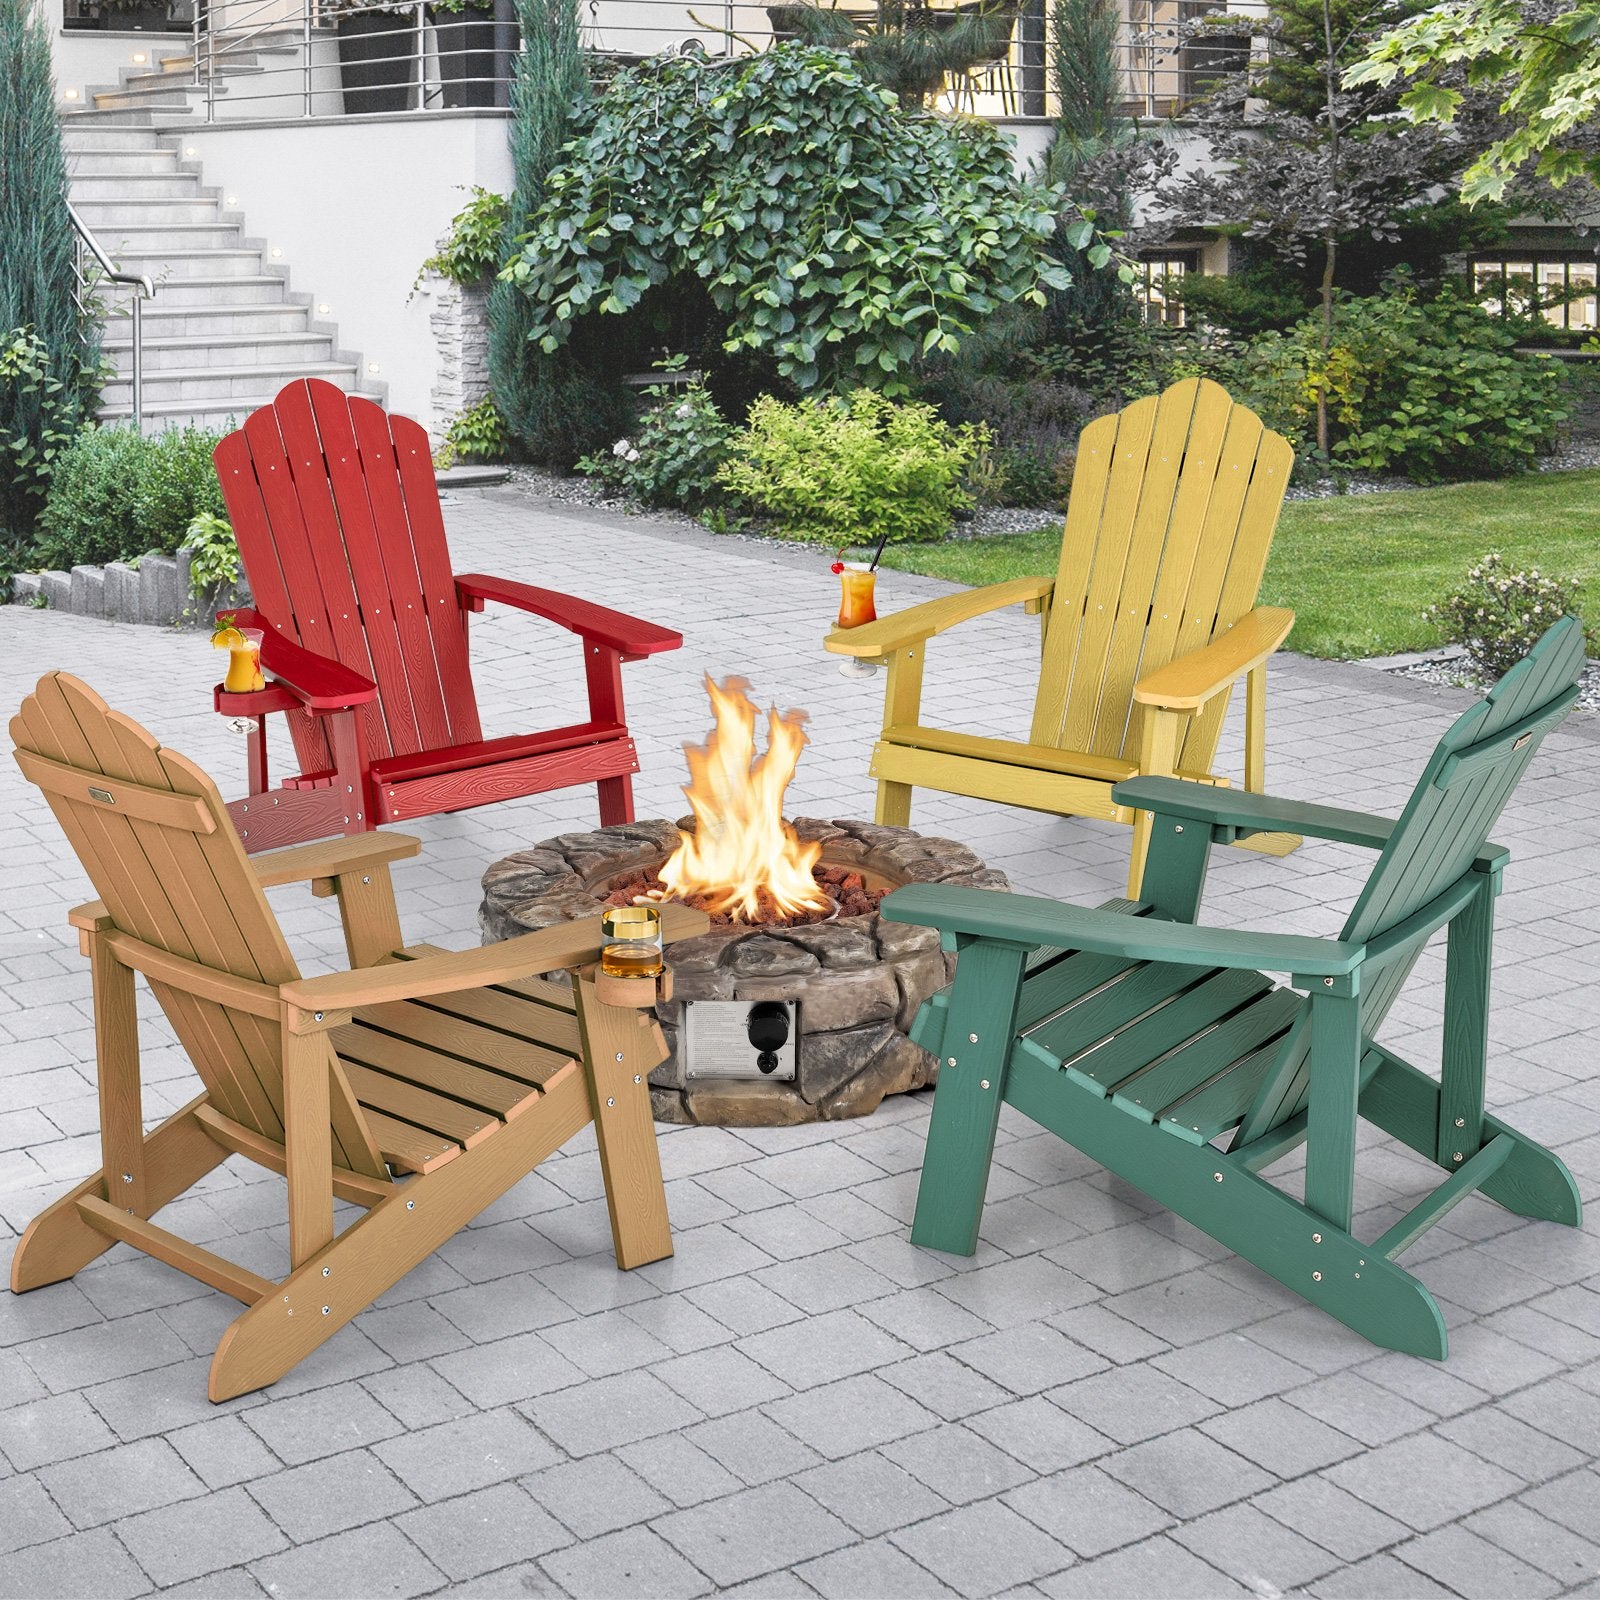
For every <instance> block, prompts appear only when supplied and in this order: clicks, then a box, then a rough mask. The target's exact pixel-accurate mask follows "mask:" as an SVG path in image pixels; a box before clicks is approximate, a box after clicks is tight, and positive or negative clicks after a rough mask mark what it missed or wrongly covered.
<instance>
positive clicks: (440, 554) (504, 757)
mask: <svg viewBox="0 0 1600 1600" xmlns="http://www.w3.org/2000/svg"><path fill="white" fill-rule="evenodd" d="M215 460H216V465H217V476H218V477H219V478H220V479H221V482H222V494H223V498H224V499H225V500H226V501H227V505H228V514H229V516H230V517H231V518H232V521H233V528H234V532H235V534H236V535H237V537H238V540H239V554H240V557H241V558H242V561H243V565H244V571H245V576H246V577H247V578H248V579H249V582H250V588H251V591H252V592H253V594H254V597H255V608H254V609H253V610H243V611H239V612H236V613H232V615H234V616H235V618H236V621H237V624H238V626H240V627H254V628H260V629H262V630H263V632H264V634H265V640H264V642H263V645H262V651H261V670H262V674H263V676H264V677H265V678H266V680H267V686H266V687H265V688H264V689H259V690H256V691H255V692H254V693H248V694H230V693H228V692H227V691H226V690H224V689H223V688H221V687H220V686H219V687H218V688H217V690H216V708H217V710H218V711H220V712H222V713H223V714H225V715H227V716H232V717H247V718H249V719H250V720H251V723H252V727H251V730H250V736H249V755H248V766H249V791H250V792H249V794H248V795H247V796H246V797H245V798H244V799H242V800H236V801H234V802H233V804H232V805H230V806H229V808H228V809H229V811H230V813H231V814H232V816H233V819H234V822H235V824H236V826H237V827H238V829H239V834H240V837H241V838H242V839H243V840H244V843H245V848H246V849H248V850H267V849H272V848H275V847H277V846H279V845H284V844H292V843H297V842H299V841H301V840H305V839H315V838H321V837H324V836H326V835H328V834H334V833H360V832H362V831H363V830H365V829H367V828H374V827H377V826H378V825H379V824H381V823H386V822H401V821H410V820H412V819H413V818H416V817H421V816H429V815H431V814H433V813H434V812H439V811H460V810H463V809H465V808H466V807H468V806H478V805H486V804H488V803H489V802H491V801H494V800H510V799H514V798H516V797H518V796H520V795H529V794H541V793H543V792H544V791H546V790H548V789H562V788H566V787H568V786H569V785H572V784H579V783H593V784H595V785H596V787H597V789H598V790H599V798H600V820H601V822H602V823H614V822H631V821H632V820H633V788H632V783H631V774H633V773H635V772H637V771H638V770H639V760H638V756H637V754H636V753H635V750H634V744H633V739H632V738H631V737H630V735H629V733H628V727H627V722H626V720H625V718H624V716H623V709H622V672H621V668H622V663H623V662H624V661H637V660H639V659H640V658H642V657H644V656H650V655H655V654H657V653H658V652H660V651H663V650H676V649H677V648H678V646H679V645H681V644H682V643H683V637H682V635H681V634H677V633H673V632H672V631H671V630H669V629H667V628H658V627H656V626H654V625H653V624H651V623H648V622H641V621H640V620H639V619H638V618H636V617H630V616H625V615H624V614H623V613H621V612H618V611H609V610H607V609H606V608H605V607H604V606H597V605H591V604H590V603H589V602H588V601H586V600H577V599H574V598H573V597H572V596H570V595H565V594H558V593H556V592H555V591H554V590H552V589H536V588H534V587H532V586H531V585H529V584H525V583H513V582H510V581H508V580H506V579H503V578H489V577H484V576H483V575H482V574H481V573H476V572H473V573H466V574H464V575H460V576H453V575H452V573H451V567H450V552H449V550H448V549H447V548H446V545H445V535H444V520H443V517H442V516H441V514H440V510H439V494H438V490H437V487H436V486H435V483H434V476H433V462H432V458H431V454H430V452H429V449H428V436H427V434H426V433H425V432H424V431H423V429H422V428H421V427H419V426H418V424H417V423H415V422H413V421H412V420H411V419H410V418H409V417H401V416H390V415H388V413H386V412H385V411H383V410H382V409H381V408H380V407H378V406H376V405H374V404H373V403H372V402H371V401H370V400H362V399H359V398H352V397H351V396H348V395H346V394H344V393H342V392H341V391H340V390H338V389H336V388H334V387H333V385H332V384H329V383H324V382H322V381H321V380H319V379H310V380H302V381H299V382H296V383H291V384H289V385H288V387H287V388H285V389H283V390H282V391H281V392H280V393H279V395H278V397H277V399H276V400H275V401H274V402H273V403H272V404H271V405H270V406H264V407H262V409H261V410H259V411H257V412H255V413H254V415H252V416H251V417H250V418H249V419H248V421H246V423H245V425H244V426H243V427H242V428H241V429H239V430H238V431H237V432H235V433H230V434H229V435H228V436H227V437H226V438H225V439H223V440H222V441H221V443H220V444H218V446H217V449H216V455H215ZM490 600H494V601H498V602H500V603H501V604H504V605H509V606H515V607H517V608H518V610H521V611H528V612H532V613H533V615H534V616H537V617H543V618H545V619H546V620H547V621H550V622H554V623H556V624H557V625H558V626H560V627H563V628H566V629H567V630H568V631H569V632H570V633H575V634H577V635H578V637H579V638H580V639H581V640H582V641H583V664H584V673H585V677H586V680H587V684H588V690H589V720H588V721H587V722H582V723H578V724H575V725H573V726H571V727H565V728H550V729H547V730H545V731H544V732H542V733H525V734H514V735H512V736H511V737H509V738H499V739H485V738H484V737H483V730H482V728H481V727H480V726H479V722H478V707H477V701H476V698H475V696H474V694H473V688H472V674H471V670H470V668H469V666H468V661H467V617H468V614H469V613H470V612H473V611H482V610H483V608H484V604H485V602H487V601H490ZM275 711H282V712H285V713H287V715H288V719H289V728H290V732H291V734H292V736H293V739H294V748H295V754H296V756H297V757H298V759H299V763H300V772H299V774H298V776H295V777H292V778H289V779H287V780H286V781H285V782H284V783H283V785H282V786H281V787H280V788H279V789H277V790H274V791H272V792H270V793H269V792H268V787H267V743H266V718H267V715H268V713H270V712H275Z"/></svg>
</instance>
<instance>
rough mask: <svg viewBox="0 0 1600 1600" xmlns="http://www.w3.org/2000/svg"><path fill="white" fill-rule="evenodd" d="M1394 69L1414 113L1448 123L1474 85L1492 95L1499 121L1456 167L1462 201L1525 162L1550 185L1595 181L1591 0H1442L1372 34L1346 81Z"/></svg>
mask: <svg viewBox="0 0 1600 1600" xmlns="http://www.w3.org/2000/svg"><path fill="white" fill-rule="evenodd" d="M1396 78H1400V79H1406V80H1409V81H1410V85H1411V86H1410V87H1409V88H1408V89H1407V90H1406V91H1405V92H1404V94H1402V95H1401V97H1400V104H1401V106H1402V108H1403V109H1404V110H1405V112H1406V114H1407V115H1408V116H1410V117H1411V118H1412V120H1413V121H1415V122H1433V123H1451V122H1455V121H1456V120H1457V119H1458V116H1459V114H1460V113H1461V111H1462V109H1463V107H1464V106H1465V105H1466V104H1467V102H1468V100H1469V98H1470V95H1471V92H1472V91H1473V90H1488V91H1490V92H1491V93H1493V94H1494V95H1495V96H1496V97H1497V100H1498V108H1499V112H1500V116H1501V118H1502V119H1503V126H1502V127H1501V128H1499V129H1498V130H1497V133H1496V137H1495V138H1494V139H1492V140H1491V141H1490V142H1489V143H1488V145H1487V146H1485V148H1483V149H1482V150H1481V151H1480V152H1479V153H1478V154H1477V156H1476V157H1475V159H1474V160H1473V161H1472V162H1471V163H1470V165H1468V166H1467V168H1466V170H1465V172H1464V173H1463V174H1462V176H1461V194H1462V198H1463V199H1465V200H1466V201H1467V202H1468V203H1469V204H1474V205H1476V204H1477V203H1479V202H1480V201H1483V200H1499V199H1500V198H1501V196H1502V195H1504V194H1505V192H1506V188H1507V186H1508V185H1509V184H1511V183H1512V181H1513V180H1514V179H1515V178H1517V177H1518V176H1519V175H1520V174H1522V173H1523V172H1525V171H1526V170H1528V169H1530V168H1531V170H1532V171H1533V172H1534V173H1535V175H1536V176H1537V177H1538V178H1540V179H1542V180H1543V181H1544V182H1546V183H1548V184H1550V185H1552V186H1553V187H1556V188H1560V187H1562V186H1563V185H1565V184H1567V183H1570V182H1571V181H1572V180H1573V179H1574V178H1586V179H1588V180H1589V182H1590V183H1592V184H1600V148H1597V141H1596V127H1597V125H1600V0H1580V3H1579V4H1576V5H1570V6H1562V5H1560V4H1559V0H1556V3H1554V4H1548V3H1541V0H1532V3H1529V0H1445V3H1444V4H1441V5H1437V6H1434V7H1432V8H1430V9H1429V10H1427V11H1425V12H1423V14H1422V15H1421V16H1417V17H1412V18H1411V19H1410V20H1409V21H1407V22H1404V23H1403V24H1402V25H1401V26H1400V27H1398V28H1395V29H1393V30H1392V31H1390V32H1389V33H1386V34H1384V35H1383V36H1382V37H1381V38H1380V39H1377V40H1376V41H1374V42H1373V43H1372V44H1371V45H1370V47H1369V49H1368V50H1367V51H1366V52H1365V59H1364V60H1362V61H1361V62H1359V63H1358V64H1357V65H1356V66H1354V67H1353V68H1352V69H1351V71H1350V72H1349V73H1348V74H1347V75H1346V82H1347V83H1349V84H1354V85H1362V84H1382V85H1388V84H1392V83H1393V82H1394V80H1395V79H1396Z"/></svg>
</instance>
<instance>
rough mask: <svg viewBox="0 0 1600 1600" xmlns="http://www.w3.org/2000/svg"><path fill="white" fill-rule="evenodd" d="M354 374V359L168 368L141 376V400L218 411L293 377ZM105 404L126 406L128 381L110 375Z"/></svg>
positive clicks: (343, 378) (339, 379) (345, 378)
mask: <svg viewBox="0 0 1600 1600" xmlns="http://www.w3.org/2000/svg"><path fill="white" fill-rule="evenodd" d="M356 376H357V371H356V366H355V363H354V362H343V361H288V362H272V361H263V362H261V363H259V364H255V363H252V364H251V365H248V366H237V367H168V368H165V369H164V370H162V371H159V372H147V373H145V375H144V393H145V399H146V400H147V401H148V402H149V403H150V404H152V405H154V404H155V403H156V402H157V401H166V400H171V401H179V400H182V401H187V402H189V403H190V404H196V403H201V402H203V403H205V405H206V409H208V410H218V409H221V408H222V407H223V406H224V405H236V404H237V403H238V397H239V396H249V395H256V394H262V393H266V394H276V393H277V392H278V390H279V389H281V388H282V387H283V385H284V384H286V383H292V382H293V381H294V380H295V379H296V378H326V379H327V380H328V381H329V382H330V383H337V384H338V385H339V387H340V388H342V389H347V388H350V387H352V386H353V385H354V384H355V381H356ZM101 395H102V398H103V400H104V403H105V404H106V405H108V406H118V405H125V404H128V403H130V402H131V400H132V398H133V380H132V379H131V378H125V377H122V376H120V375H119V376H117V377H115V378H112V379H110V380H109V381H108V382H107V383H106V385H105V387H104V389H103V390H102V391H101Z"/></svg>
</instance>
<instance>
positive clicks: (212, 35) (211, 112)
mask: <svg viewBox="0 0 1600 1600" xmlns="http://www.w3.org/2000/svg"><path fill="white" fill-rule="evenodd" d="M216 120H217V30H216V29H215V28H213V27H211V26H210V19H209V18H207V27H206V121H207V122H215V121H216Z"/></svg>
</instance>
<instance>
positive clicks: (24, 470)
mask: <svg viewBox="0 0 1600 1600" xmlns="http://www.w3.org/2000/svg"><path fill="white" fill-rule="evenodd" d="M77 291H78V285H77V275H76V272H75V270H74V244H73V235H72V224H71V219H70V218H69V217H68V215H67V163H66V156H65V154H64V153H63V151H62V147H61V129H60V126H59V124H58V122H57V120H56V108H55V85H54V83H53V81H52V79H51V72H50V36H49V33H48V32H47V31H46V28H45V22H44V16H43V13H42V9H41V7H40V6H39V5H38V4H37V0H0V372H3V376H0V567H9V566H10V565H11V564H12V562H13V561H14V559H15V558H16V556H17V555H18V554H19V553H20V548H21V546H22V545H24V544H25V542H26V541H27V538H28V536H29V534H30V532H31V530H32V527H33V519H34V517H35V515H36V514H37V512H38V509H39V506H40V504H41V502H42V499H43V494H44V489H45V486H46V483H47V479H48V464H49V458H50V455H51V454H52V453H53V449H54V446H55V443H56V441H57V440H58V439H59V438H60V437H61V436H62V435H65V434H66V433H68V432H70V431H71V430H73V429H75V428H76V426H77V424H78V422H79V421H80V420H81V419H82V418H83V417H84V416H85V415H87V413H88V412H89V410H90V409H91V408H92V407H93V404H94V401H95V398H96V395H97V392H98V389H99V370H100V349H99V345H100V336H99V329H98V327H97V326H96V325H95V323H94V322H93V320H92V319H90V318H88V317H86V316H85V315H84V314H83V312H82V311H80V310H79V307H78V292H77Z"/></svg>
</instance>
